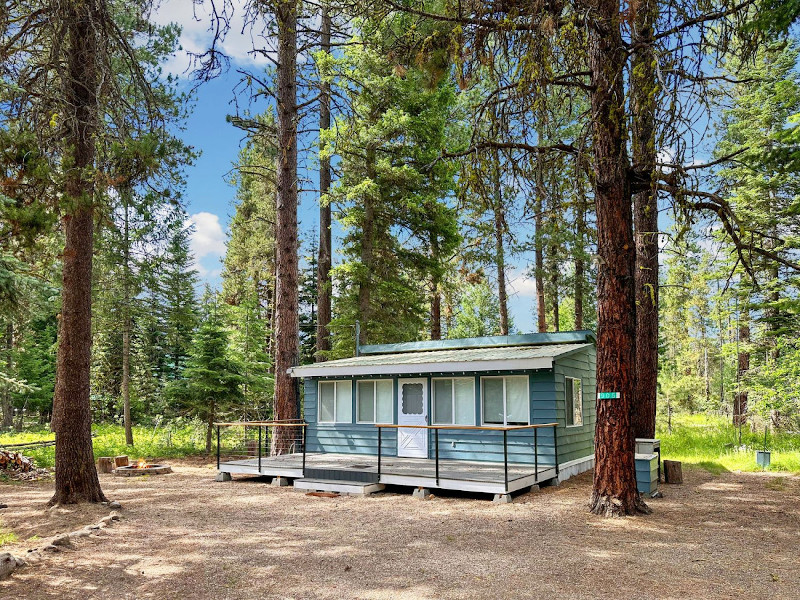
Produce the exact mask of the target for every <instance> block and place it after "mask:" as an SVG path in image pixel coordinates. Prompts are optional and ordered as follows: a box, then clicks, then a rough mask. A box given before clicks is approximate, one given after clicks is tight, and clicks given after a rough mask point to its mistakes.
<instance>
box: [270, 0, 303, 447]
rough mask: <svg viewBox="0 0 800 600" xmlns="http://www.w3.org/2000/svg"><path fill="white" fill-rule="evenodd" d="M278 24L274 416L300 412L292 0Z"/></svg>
mask: <svg viewBox="0 0 800 600" xmlns="http://www.w3.org/2000/svg"><path fill="white" fill-rule="evenodd" d="M275 19H276V21H277V25H278V67H277V73H276V78H277V85H276V89H277V94H276V97H277V111H278V160H277V168H278V172H277V178H276V181H277V195H276V203H277V209H276V219H275V234H276V240H275V246H276V261H275V262H276V272H275V277H276V282H275V418H276V419H279V420H287V419H297V418H298V417H299V416H300V406H299V405H298V394H297V384H296V381H295V380H294V379H293V378H292V377H291V376H290V375H289V374H288V372H287V371H288V369H289V368H290V367H293V366H295V365H297V364H298V360H299V356H300V342H299V333H298V332H299V322H298V307H299V296H298V294H299V292H298V265H297V250H298V242H297V112H298V109H297V75H296V73H297V3H296V2H293V1H289V0H276V2H275ZM286 429H288V428H282V427H278V428H277V431H276V434H275V440H276V442H275V451H276V452H277V453H283V452H285V451H286V450H287V449H288V448H289V446H290V444H291V440H290V439H289V438H288V437H287V436H286V435H284V431H282V430H286Z"/></svg>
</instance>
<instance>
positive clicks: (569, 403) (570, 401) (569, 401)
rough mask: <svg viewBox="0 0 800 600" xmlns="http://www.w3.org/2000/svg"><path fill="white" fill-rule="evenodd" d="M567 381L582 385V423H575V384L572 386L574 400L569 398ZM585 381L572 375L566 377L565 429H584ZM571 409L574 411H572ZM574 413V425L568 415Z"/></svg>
mask: <svg viewBox="0 0 800 600" xmlns="http://www.w3.org/2000/svg"><path fill="white" fill-rule="evenodd" d="M567 379H570V380H572V381H573V382H575V381H577V382H578V383H579V385H580V388H581V389H580V391H581V393H580V402H581V411H580V415H581V422H580V423H575V405H574V401H575V383H573V384H572V390H573V391H572V398H567ZM583 404H584V402H583V379H582V378H581V377H572V376H571V375H564V427H583V425H584V418H583ZM570 408H571V409H572V410H571V411H570ZM570 412H571V413H572V421H573V422H572V423H570V422H569V419H568V415H569V414H570Z"/></svg>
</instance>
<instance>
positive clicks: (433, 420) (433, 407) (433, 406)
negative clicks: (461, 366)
mask: <svg viewBox="0 0 800 600" xmlns="http://www.w3.org/2000/svg"><path fill="white" fill-rule="evenodd" d="M457 379H461V380H464V381H469V382H471V383H472V418H471V419H470V422H469V423H456V422H455V420H456V385H455V381H456V380H457ZM443 380H450V381H452V382H453V387H452V390H453V393H452V396H451V398H450V409H451V411H452V412H451V413H450V414H452V415H453V418H452V419H451V422H450V423H440V422H439V421H437V420H436V385H435V382H436V381H443ZM431 412H432V413H433V415H432V418H431V423H433V424H434V425H463V426H466V427H475V378H474V377H431Z"/></svg>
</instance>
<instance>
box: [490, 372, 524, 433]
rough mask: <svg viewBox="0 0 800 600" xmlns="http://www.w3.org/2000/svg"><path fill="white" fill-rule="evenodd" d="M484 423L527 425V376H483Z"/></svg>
mask: <svg viewBox="0 0 800 600" xmlns="http://www.w3.org/2000/svg"><path fill="white" fill-rule="evenodd" d="M481 386H482V391H483V393H482V394H481V395H482V398H483V423H484V425H528V423H529V422H530V410H529V408H530V403H529V401H528V376H527V375H515V376H511V377H483V378H482V379H481Z"/></svg>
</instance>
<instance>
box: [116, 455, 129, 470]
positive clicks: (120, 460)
mask: <svg viewBox="0 0 800 600" xmlns="http://www.w3.org/2000/svg"><path fill="white" fill-rule="evenodd" d="M129 464H130V463H129V461H128V457H127V456H115V457H114V467H115V468H116V467H127V466H128V465H129Z"/></svg>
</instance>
